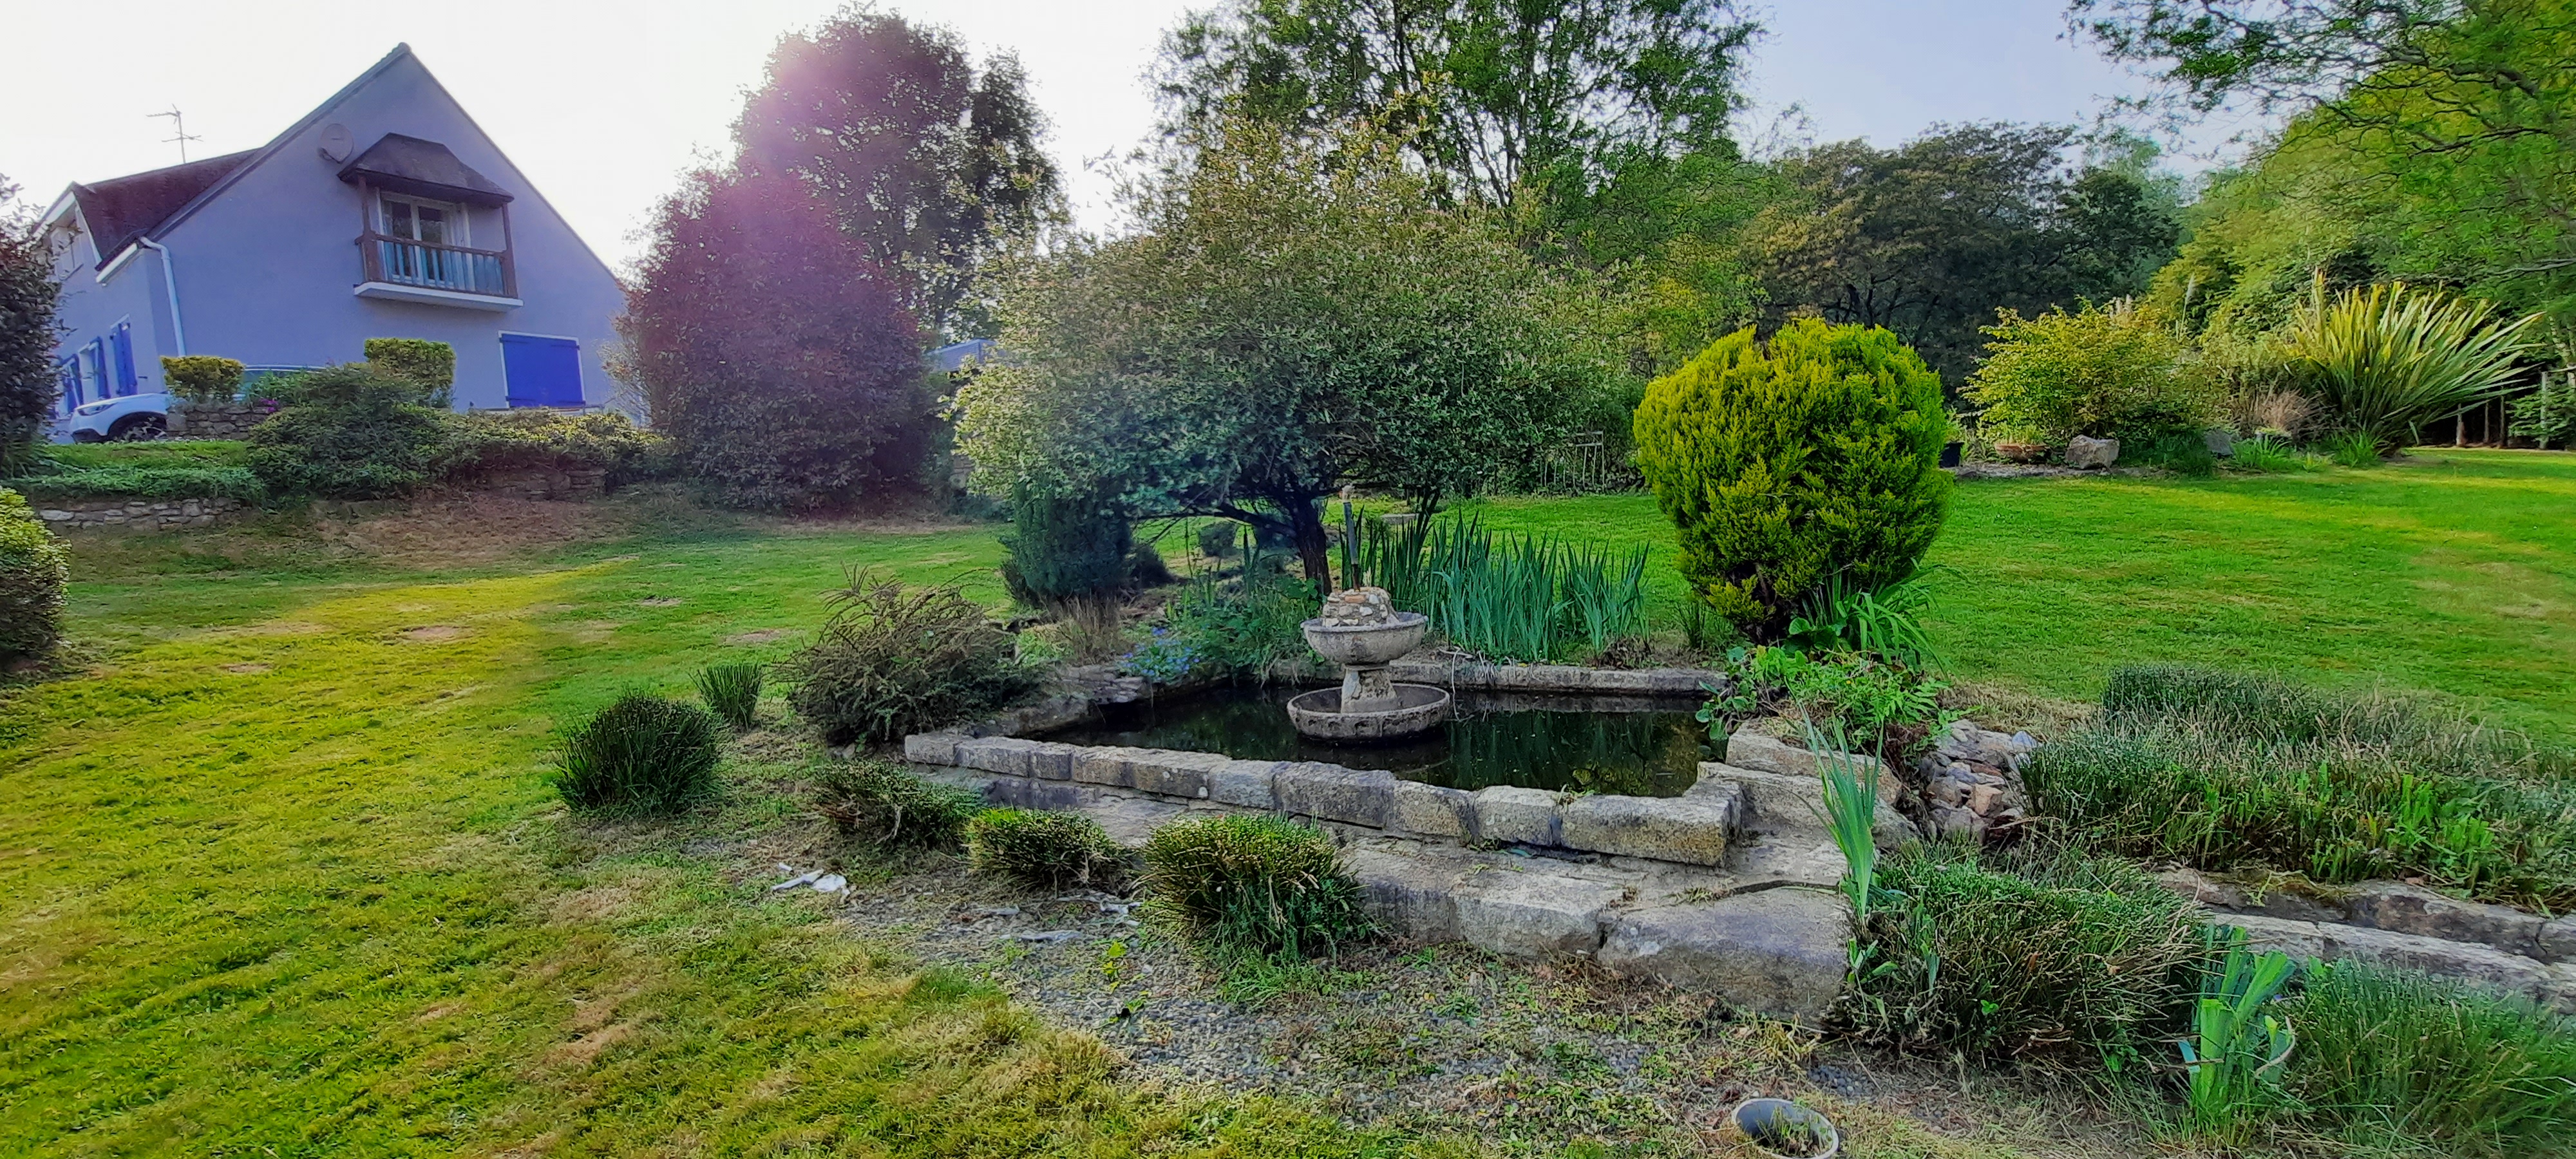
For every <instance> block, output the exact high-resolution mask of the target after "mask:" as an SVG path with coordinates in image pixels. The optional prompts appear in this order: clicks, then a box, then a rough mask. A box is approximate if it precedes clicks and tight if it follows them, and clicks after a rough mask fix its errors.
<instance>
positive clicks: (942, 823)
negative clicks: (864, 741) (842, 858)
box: [814, 761, 984, 850]
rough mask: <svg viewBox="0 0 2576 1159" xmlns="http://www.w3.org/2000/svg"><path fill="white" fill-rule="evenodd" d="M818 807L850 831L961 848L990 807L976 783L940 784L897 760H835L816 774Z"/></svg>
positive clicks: (886, 841)
mask: <svg viewBox="0 0 2576 1159" xmlns="http://www.w3.org/2000/svg"><path fill="white" fill-rule="evenodd" d="M814 788H815V793H814V811H815V812H817V813H821V814H822V815H823V816H824V817H825V818H827V819H829V820H830V821H831V822H832V826H833V828H836V829H838V830H840V831H841V833H842V834H843V835H845V836H850V837H863V838H866V839H868V840H871V841H874V842H876V843H878V844H881V845H910V846H918V847H922V848H927V849H951V850H953V849H955V848H957V847H958V845H959V843H961V842H963V841H964V840H965V839H966V822H967V821H968V820H970V819H972V818H973V817H974V816H975V814H977V813H979V812H982V811H983V808H984V796H983V794H981V793H978V792H976V791H974V790H972V789H961V788H956V787H954V786H950V785H934V784H932V783H930V782H928V781H925V780H923V779H921V778H920V777H919V776H917V775H915V774H914V773H913V772H912V771H911V770H909V769H906V768H904V767H903V766H902V765H898V764H895V763H893V762H891V761H853V762H850V763H847V764H843V763H839V762H834V763H832V764H830V765H826V766H824V767H823V768H821V769H820V770H818V771H817V772H816V773H815V776H814Z"/></svg>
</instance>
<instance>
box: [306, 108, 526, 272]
mask: <svg viewBox="0 0 2576 1159" xmlns="http://www.w3.org/2000/svg"><path fill="white" fill-rule="evenodd" d="M340 179H341V180H342V181H346V182H348V183H350V184H351V185H355V186H357V188H358V196H359V199H360V200H359V205H360V206H361V207H362V213H363V215H364V217H365V219H366V220H365V225H366V231H365V232H364V233H362V234H360V235H359V237H358V254H359V272H360V280H359V282H358V285H357V288H356V292H357V295H358V296H359V297H361V298H380V299H387V300H391V301H397V302H419V303H423V304H427V305H438V306H459V307H463V308H465V309H469V310H509V309H514V308H516V307H517V306H518V305H519V278H518V271H517V269H516V268H515V267H514V265H513V263H512V258H511V254H510V200H511V198H510V194H509V192H508V191H507V190H504V189H502V188H501V187H500V186H498V185H495V184H493V183H492V181H491V179H489V178H487V177H485V176H483V175H482V174H480V173H477V172H475V171H474V170H472V169H470V168H468V167H467V166H466V164H465V163H464V162H462V161H459V160H457V159H456V154H454V153H451V152H449V151H448V148H447V146H445V145H441V144H439V143H438V142H436V141H424V140H421V139H420V138H418V137H406V136H403V135H402V134H400V133H387V134H385V135H384V136H383V137H382V138H381V139H379V140H377V142H376V143H375V144H374V145H372V146H370V147H368V149H367V151H366V152H364V153H360V154H359V155H357V156H356V157H353V158H351V159H350V160H349V163H348V164H346V165H344V166H342V167H341V169H340ZM476 218H481V219H482V220H481V222H480V224H481V225H482V226H484V227H485V228H484V229H476V228H474V227H475V225H476V224H477V222H476V220H475V219H476ZM478 233H479V234H482V235H483V236H484V238H485V239H486V240H485V242H484V243H483V244H481V245H477V244H475V240H474V237H475V235H476V234H478Z"/></svg>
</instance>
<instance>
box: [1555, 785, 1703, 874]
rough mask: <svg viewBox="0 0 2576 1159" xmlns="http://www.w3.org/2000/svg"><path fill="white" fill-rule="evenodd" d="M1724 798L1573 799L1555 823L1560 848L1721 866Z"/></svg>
mask: <svg viewBox="0 0 2576 1159" xmlns="http://www.w3.org/2000/svg"><path fill="white" fill-rule="evenodd" d="M1724 800H1725V799H1724V798H1714V799H1700V800H1693V799H1690V798H1688V797H1669V798H1655V797H1620V796H1593V797H1577V798H1575V799H1574V800H1573V801H1571V802H1568V803H1567V804H1566V806H1565V810H1564V812H1563V813H1562V814H1561V815H1560V818H1559V821H1558V826H1559V828H1558V837H1557V840H1558V842H1559V843H1560V844H1562V845H1564V846H1565V847H1566V848H1568V849H1583V850H1589V851H1591V852H1594V853H1608V854H1614V855H1617V856H1621V857H1650V858H1653V859H1655V860H1657V861H1678V862H1681V863H1683V864H1685V865H1724V864H1725V863H1726V842H1727V834H1728V831H1729V830H1732V829H1733V828H1734V827H1735V813H1734V810H1732V809H1729V808H1727V807H1726V806H1725V805H1724V804H1723V803H1721V802H1723V801H1724Z"/></svg>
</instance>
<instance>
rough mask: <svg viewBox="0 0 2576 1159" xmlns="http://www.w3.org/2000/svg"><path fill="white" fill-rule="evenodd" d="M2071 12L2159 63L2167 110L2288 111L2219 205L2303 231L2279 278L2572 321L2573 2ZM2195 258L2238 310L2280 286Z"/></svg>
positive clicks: (2092, 0) (2113, 46)
mask: <svg viewBox="0 0 2576 1159" xmlns="http://www.w3.org/2000/svg"><path fill="white" fill-rule="evenodd" d="M2068 20H2069V23H2070V24H2071V25H2072V26H2073V27H2074V28H2075V29H2076V30H2077V31H2078V32H2080V33H2081V34H2083V35H2086V36H2088V37H2090V38H2092V39H2093V40H2094V41H2096V42H2097V43H2098V44H2099V45H2100V46H2101V47H2102V48H2103V50H2104V51H2105V52H2106V53H2108V54H2109V55H2110V56H2112V57H2113V58H2115V59H2119V60H2125V61H2130V62H2133V63H2137V64H2141V65H2145V66H2148V67H2150V68H2152V69H2155V70H2157V71H2158V72H2159V73H2160V74H2161V76H2162V78H2163V80H2164V82H2165V87H2164V91H2163V92H2162V94H2161V97H2160V99H2159V100H2158V101H2157V102H2156V103H2158V104H2160V105H2162V106H2163V107H2164V108H2165V110H2166V111H2168V112H2170V113H2174V114H2176V115H2178V116H2192V115H2198V114H2203V113H2207V112H2210V111H2212V110H2215V109H2218V108H2221V107H2224V106H2228V105H2230V104H2244V105H2250V106H2252V107H2254V108H2259V109H2263V110H2268V111H2275V112H2284V113H2288V114H2290V115H2291V116H2290V120H2289V122H2288V124H2287V127H2286V128H2285V129H2284V130H2283V131H2282V132H2281V134H2280V135H2279V137H2278V138H2277V139H2276V140H2275V141H2273V142H2271V143H2270V145H2271V147H2270V148H2269V149H2267V150H2265V151H2264V153H2263V154H2262V155H2261V156H2260V158H2259V159H2258V161H2257V164H2256V166H2255V168H2256V173H2255V174H2253V175H2251V177H2250V179H2249V180H2250V181H2251V185H2250V186H2248V187H2247V188H2244V189H2242V190H2240V191H2239V193H2238V195H2237V196H2235V197H2234V198H2231V200H2232V201H2234V202H2236V203H2239V204H2244V205H2247V206H2250V207H2255V208H2264V207H2270V208H2269V209H2266V210H2265V212H2267V213H2268V212H2270V210H2271V209H2287V210H2290V212H2289V214H2288V215H2287V217H2282V216H2281V215H2279V214H2273V216H2274V217H2275V218H2276V220H2277V221H2278V222H2279V223H2281V224H2288V225H2292V226H2295V227H2297V229H2298V232H2299V233H2301V234H2304V235H2307V237H2306V238H2305V239H2304V240H2303V244H2302V245H2301V246H2300V247H2298V248H2302V249H2305V250H2307V251H2309V252H2308V254H2307V260H2309V262H2310V263H2311V264H2310V268H2309V269H2307V270H2300V271H2295V273H2296V274H2298V275H2302V276H2282V277H2280V278H2278V279H2277V280H2280V281H2284V282H2290V283H2303V282H2304V281H2305V280H2306V279H2305V277H2304V276H2303V275H2305V274H2308V273H2312V272H2314V271H2316V270H2323V269H2326V268H2327V263H2328V261H2329V259H2333V260H2339V261H2340V262H2341V264H2342V265H2344V266H2345V267H2347V268H2353V269H2359V268H2361V267H2365V266H2366V267H2368V269H2369V271H2370V273H2369V275H2366V276H2393V277H2404V278H2411V279H2414V280H2418V281H2424V280H2431V281H2440V282H2448V283H2451V284H2455V285H2460V286H2462V287H2464V288H2467V289H2469V290H2470V291H2471V292H2474V293H2478V294H2480V295H2482V296H2486V297H2491V298H2496V299H2499V300H2501V301H2504V302H2505V303H2507V304H2508V305H2509V306H2511V307H2513V308H2515V309H2543V310H2548V311H2550V312H2551V313H2553V314H2555V315H2556V316H2557V318H2558V320H2559V325H2560V326H2561V328H2562V332H2565V331H2566V328H2568V327H2570V326H2576V2H2571V0H2072V2H2071V3H2070V4H2069V6H2068ZM2227 232H2231V233H2235V234H2238V235H2241V236H2242V237H2243V238H2244V240H2245V241H2246V242H2247V243H2249V246H2248V247H2245V248H2248V249H2250V250H2271V251H2275V253H2278V252H2279V251H2282V250H2284V249H2285V248H2287V247H2283V246H2279V245H2276V244H2268V243H2267V242H2266V239H2263V238H2261V237H2260V236H2258V235H2257V231H2256V230H2254V229H2251V228H2245V229H2234V230H2228V231H2227ZM2203 249H2204V250H2206V249H2207V247H2203ZM2202 257H2203V258H2205V259H2208V260H2206V261H2204V262H2203V263H2202V267H2203V268H2195V269H2194V270H2192V271H2190V276H2189V277H2188V278H2187V279H2186V285H2187V286H2192V287H2197V286H2198V285H2199V279H2200V278H2201V277H2202V276H2204V275H2206V276H2211V277H2217V278H2221V279H2225V280H2227V281H2228V283H2229V284H2227V285H2224V286H2222V287H2220V289H2221V291H2222V292H2223V293H2226V294H2228V295H2231V296H2233V297H2236V298H2238V299H2243V298H2245V297H2246V295H2247V294H2249V293H2250V294H2253V295H2256V296H2258V297H2259V296H2263V295H2269V294H2271V293H2272V292H2273V290H2272V288H2271V287H2269V286H2268V284H2249V283H2248V282H2247V281H2246V280H2245V279H2244V277H2243V276H2242V275H2245V274H2248V273H2255V274H2256V275H2257V276H2258V277H2260V278H2262V279H2263V280H2264V283H2268V281H2270V280H2275V279H2273V277H2272V272H2258V271H2257V267H2258V266H2261V265H2263V264H2264V263H2263V262H2261V261H2259V260H2257V261H2251V262H2233V263H2231V262H2230V261H2228V260H2225V259H2223V258H2222V257H2221V256H2220V255H2217V254H2213V253H2207V252H2204V253H2203V255H2202ZM2231 265H2233V266H2234V267H2235V268H2232V269H2231V268H2229V267H2230V266H2231ZM2278 272H2280V273H2283V274H2284V275H2287V274H2289V273H2290V271H2278ZM2329 280H2335V279H2333V278H2331V277H2330V279H2329ZM2289 292H2290V293H2296V292H2297V291H2296V290H2295V289H2293V290H2290V291H2289ZM2238 304H2239V305H2240V306H2244V307H2246V308H2247V309H2248V311H2249V312H2260V311H2259V310H2256V309H2255V308H2254V307H2255V304H2254V303H2251V302H2245V301H2241V300H2240V301H2239V303H2238Z"/></svg>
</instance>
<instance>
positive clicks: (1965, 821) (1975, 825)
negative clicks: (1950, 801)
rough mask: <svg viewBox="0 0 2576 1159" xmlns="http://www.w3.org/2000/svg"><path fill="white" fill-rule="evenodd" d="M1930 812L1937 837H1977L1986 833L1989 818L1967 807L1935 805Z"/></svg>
mask: <svg viewBox="0 0 2576 1159" xmlns="http://www.w3.org/2000/svg"><path fill="white" fill-rule="evenodd" d="M1929 812H1930V814H1931V818H1932V835H1933V836H1935V837H1966V838H1971V839H1975V838H1982V837H1984V836H1985V835H1986V827H1987V825H1988V822H1987V820H1986V819H1985V818H1983V817H1980V816H1977V815H1976V814H1974V813H1971V812H1969V811H1967V810H1965V809H1956V808H1952V807H1950V806H1948V805H1934V806H1932V808H1931V809H1930V810H1929Z"/></svg>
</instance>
